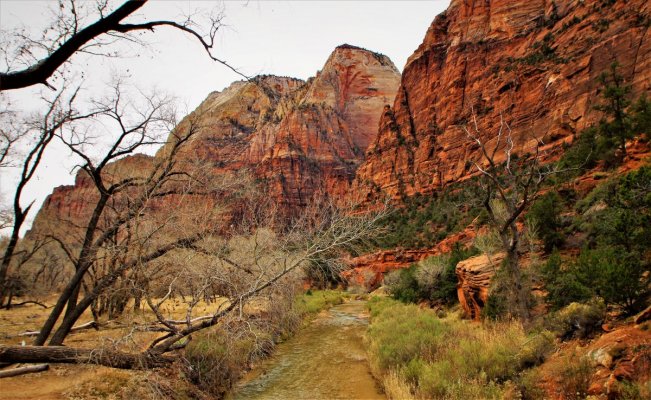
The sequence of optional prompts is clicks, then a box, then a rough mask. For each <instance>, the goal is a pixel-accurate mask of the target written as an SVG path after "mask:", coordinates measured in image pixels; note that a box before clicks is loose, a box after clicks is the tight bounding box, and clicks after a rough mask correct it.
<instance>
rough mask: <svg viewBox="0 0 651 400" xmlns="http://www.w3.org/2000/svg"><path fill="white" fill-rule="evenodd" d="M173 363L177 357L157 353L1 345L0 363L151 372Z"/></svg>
mask: <svg viewBox="0 0 651 400" xmlns="http://www.w3.org/2000/svg"><path fill="white" fill-rule="evenodd" d="M173 361H174V359H173V358H169V357H165V356H163V355H161V354H157V353H153V352H144V353H138V354H132V353H125V352H122V351H117V350H110V349H102V348H98V349H79V348H74V347H67V346H7V345H0V362H7V363H53V364H56V363H58V364H97V365H103V366H106V367H112V368H120V369H148V368H156V367H163V366H167V365H169V364H170V363H171V362H173Z"/></svg>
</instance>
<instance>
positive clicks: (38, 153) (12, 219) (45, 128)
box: [0, 89, 98, 307]
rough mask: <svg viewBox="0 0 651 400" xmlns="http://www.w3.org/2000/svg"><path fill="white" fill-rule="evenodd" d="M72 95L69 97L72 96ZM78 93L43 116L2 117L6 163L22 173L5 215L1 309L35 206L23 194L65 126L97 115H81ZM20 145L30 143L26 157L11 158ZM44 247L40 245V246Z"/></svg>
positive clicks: (62, 95)
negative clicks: (22, 235)
mask: <svg viewBox="0 0 651 400" xmlns="http://www.w3.org/2000/svg"><path fill="white" fill-rule="evenodd" d="M69 92H70V93H69ZM77 95H78V89H75V90H72V91H69V90H67V89H63V90H61V91H59V92H57V93H56V95H55V96H54V97H53V98H51V99H48V98H44V99H43V100H44V102H45V103H46V104H47V108H46V110H45V112H44V113H43V114H42V115H35V116H26V117H19V116H17V115H14V113H9V112H7V113H9V114H8V115H3V117H7V118H2V121H0V132H2V136H3V137H7V138H10V139H7V141H6V142H4V143H5V144H4V145H3V148H2V151H3V154H2V155H3V159H4V161H5V162H6V163H11V164H12V166H14V167H16V168H17V169H18V171H19V175H18V182H17V184H16V189H15V190H14V193H13V198H12V205H11V207H12V210H11V211H9V212H5V213H4V214H6V216H5V222H4V225H6V226H5V227H7V228H11V233H10V234H9V239H8V241H7V244H6V246H5V247H4V251H3V254H2V259H1V260H0V307H3V306H5V305H6V303H5V301H6V299H7V297H8V294H9V291H10V287H11V282H12V280H11V279H8V277H9V275H8V273H9V267H10V265H11V263H12V260H13V259H14V256H15V255H16V251H17V245H18V240H19V235H20V230H21V228H22V226H23V224H24V222H25V220H26V218H27V215H28V214H29V212H30V210H31V208H32V205H33V203H31V204H29V205H27V206H26V207H23V205H22V203H23V200H24V199H23V192H24V190H25V187H26V186H27V184H28V183H29V182H30V180H31V179H32V178H33V177H34V174H35V173H36V171H37V169H38V168H39V166H40V164H41V160H42V159H43V154H44V152H45V150H46V148H47V147H48V145H49V144H50V142H51V141H52V140H53V139H54V138H55V135H56V134H57V132H59V131H60V130H61V129H62V128H63V127H64V126H66V125H67V124H70V123H74V122H78V121H80V120H84V119H89V118H92V117H93V116H96V115H97V112H98V111H90V112H87V113H84V112H80V111H78V108H77V105H76V99H77ZM19 141H22V142H25V141H28V142H31V143H30V145H29V149H28V150H27V154H25V155H24V156H23V157H18V156H15V155H13V157H12V154H11V150H12V148H11V147H12V146H14V145H15V144H17V143H19ZM40 245H42V243H41V242H39V246H40ZM27 254H31V255H33V254H34V251H28V253H27ZM22 255H23V257H22V259H21V260H19V261H18V263H19V264H24V263H25V262H26V261H27V258H25V257H24V255H25V253H22Z"/></svg>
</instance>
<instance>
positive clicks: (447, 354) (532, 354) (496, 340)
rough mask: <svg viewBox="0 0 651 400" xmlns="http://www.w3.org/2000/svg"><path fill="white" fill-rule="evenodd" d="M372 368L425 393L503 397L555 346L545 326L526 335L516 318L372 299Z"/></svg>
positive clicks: (421, 394)
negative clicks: (471, 317) (459, 315)
mask: <svg viewBox="0 0 651 400" xmlns="http://www.w3.org/2000/svg"><path fill="white" fill-rule="evenodd" d="M369 307H370V310H371V325H370V326H369V330H368V340H369V352H370V358H371V363H372V368H373V370H374V372H375V373H376V374H378V375H380V376H382V377H384V376H390V377H395V376H396V375H397V376H398V377H400V378H401V379H402V381H403V382H406V384H407V385H408V386H409V387H410V388H411V389H410V390H411V391H412V394H413V395H415V396H417V397H423V398H435V399H444V398H446V399H447V398H477V396H479V397H481V398H495V399H498V398H502V397H503V395H504V394H505V391H506V390H507V389H508V388H510V387H511V386H512V385H513V384H511V383H510V381H512V380H514V379H516V378H517V377H518V376H519V375H520V373H521V372H522V371H524V370H525V369H527V368H529V367H532V366H534V365H538V364H539V363H541V362H542V361H544V359H545V357H546V356H547V354H548V353H549V352H550V351H551V350H553V348H554V345H553V335H552V334H550V333H549V332H547V331H543V332H540V333H535V334H530V335H527V334H526V333H525V331H524V330H523V328H522V326H521V325H520V324H519V323H516V322H499V323H485V324H481V325H480V324H476V323H472V322H470V321H462V320H459V319H456V318H455V317H454V316H450V317H446V318H438V317H437V316H436V313H435V312H434V311H433V310H429V309H421V308H419V307H418V306H416V305H413V304H403V303H401V302H398V301H395V300H392V299H386V298H384V299H380V298H373V299H371V300H370V301H369Z"/></svg>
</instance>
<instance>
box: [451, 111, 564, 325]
mask: <svg viewBox="0 0 651 400" xmlns="http://www.w3.org/2000/svg"><path fill="white" fill-rule="evenodd" d="M471 122H472V123H471V125H470V127H468V126H465V127H464V128H463V129H464V131H465V133H466V135H467V136H468V138H469V139H470V140H472V141H473V142H474V143H476V144H477V146H478V147H479V149H480V154H481V158H480V159H479V160H476V161H473V164H474V166H475V168H477V171H479V172H480V173H481V176H482V177H483V179H482V180H481V184H482V186H483V188H484V191H485V195H484V198H483V206H484V208H485V209H486V212H487V215H488V222H489V224H490V226H491V227H492V228H493V229H495V231H496V232H497V234H498V236H499V239H500V247H501V250H502V251H504V253H506V260H505V263H504V268H505V269H506V274H505V277H506V280H507V282H505V283H504V289H505V290H506V292H507V293H506V297H507V299H506V300H507V307H508V310H507V311H508V312H509V313H510V314H511V315H513V316H515V317H517V318H519V319H521V320H525V321H526V320H528V319H529V318H530V313H529V303H530V301H529V297H530V293H529V288H528V287H527V285H525V284H524V282H523V278H522V272H521V269H520V268H521V265H520V255H519V253H518V250H519V248H518V245H519V244H520V239H521V232H520V231H519V230H518V226H517V222H518V219H519V218H520V216H521V215H522V213H523V212H524V211H525V210H526V209H527V207H528V206H529V205H530V204H531V203H532V202H533V201H535V199H536V197H537V196H538V194H539V191H540V188H541V186H542V184H543V183H544V182H545V180H546V179H547V178H548V177H549V176H550V175H553V174H556V173H558V172H559V171H558V170H557V168H556V167H555V166H554V165H551V164H548V165H543V164H542V163H541V156H542V154H541V146H542V145H543V143H542V142H541V141H540V140H538V139H535V138H533V141H535V145H534V147H533V149H532V152H531V153H529V154H522V155H520V157H518V158H517V159H516V157H515V154H514V153H513V149H514V142H513V132H512V131H511V128H510V126H509V124H508V123H507V122H506V121H505V120H504V118H503V116H502V115H500V123H499V128H498V131H497V134H496V135H495V136H492V137H491V136H490V135H487V134H484V133H483V132H481V131H480V129H479V127H478V124H477V116H476V115H475V113H474V112H473V113H472V117H471Z"/></svg>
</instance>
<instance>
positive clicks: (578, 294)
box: [541, 251, 594, 310]
mask: <svg viewBox="0 0 651 400" xmlns="http://www.w3.org/2000/svg"><path fill="white" fill-rule="evenodd" d="M541 275H542V277H543V280H544V282H545V289H546V290H547V296H546V297H545V301H546V302H547V304H549V305H550V307H551V309H552V310H558V309H560V308H563V307H565V306H567V305H568V304H570V303H574V302H582V301H586V300H589V299H590V298H592V297H593V296H594V290H593V289H591V288H590V287H588V286H586V283H585V282H583V280H580V279H579V277H578V276H577V274H576V272H575V270H574V269H573V268H571V267H570V269H568V268H563V265H562V262H561V256H560V253H558V251H554V252H553V253H552V254H551V256H549V258H548V259H547V262H546V263H544V264H542V266H541Z"/></svg>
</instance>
